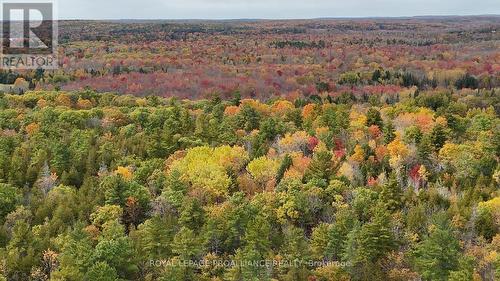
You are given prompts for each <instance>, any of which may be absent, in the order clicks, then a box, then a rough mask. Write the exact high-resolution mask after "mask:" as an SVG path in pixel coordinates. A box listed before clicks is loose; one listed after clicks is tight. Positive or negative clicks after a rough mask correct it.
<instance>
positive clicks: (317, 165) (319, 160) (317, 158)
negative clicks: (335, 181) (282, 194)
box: [304, 150, 334, 183]
mask: <svg viewBox="0 0 500 281" xmlns="http://www.w3.org/2000/svg"><path fill="white" fill-rule="evenodd" d="M332 158H333V155H332V153H331V152H330V151H328V150H320V151H317V152H316V153H314V156H313V159H312V161H311V164H310V165H309V167H308V168H307V170H306V172H305V174H304V180H305V181H306V182H308V181H311V180H313V179H317V180H324V181H325V183H328V182H329V181H330V177H331V176H332V174H333V172H334V163H333V161H332Z"/></svg>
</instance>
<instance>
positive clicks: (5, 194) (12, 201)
mask: <svg viewBox="0 0 500 281" xmlns="http://www.w3.org/2000/svg"><path fill="white" fill-rule="evenodd" d="M20 199H21V194H20V192H19V190H18V189H17V188H15V187H13V186H11V185H8V184H4V183H0V222H3V220H4V219H5V216H7V214H9V213H10V212H12V211H14V210H15V208H16V206H17V204H18V203H19V200H20Z"/></svg>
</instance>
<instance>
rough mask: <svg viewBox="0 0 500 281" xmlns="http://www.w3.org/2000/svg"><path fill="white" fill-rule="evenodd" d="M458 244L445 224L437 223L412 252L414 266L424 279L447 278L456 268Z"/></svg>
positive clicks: (458, 251)
mask: <svg viewBox="0 0 500 281" xmlns="http://www.w3.org/2000/svg"><path fill="white" fill-rule="evenodd" d="M459 253H460V245H459V243H458V241H457V239H456V238H455V237H454V236H453V234H452V232H451V229H450V228H449V227H447V226H443V225H439V224H438V225H437V226H436V227H435V229H433V230H432V231H431V232H430V234H429V236H428V237H426V238H425V239H424V240H423V241H422V242H420V243H419V244H418V245H417V247H416V248H415V250H414V251H413V253H412V256H413V258H414V262H413V264H414V267H415V270H417V272H419V273H420V274H421V275H422V277H423V278H424V280H448V276H449V274H450V271H453V270H456V269H457V268H458V265H459V263H458V257H459V256H460V255H459Z"/></svg>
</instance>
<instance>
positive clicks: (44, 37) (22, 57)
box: [0, 0, 57, 69]
mask: <svg viewBox="0 0 500 281" xmlns="http://www.w3.org/2000/svg"><path fill="white" fill-rule="evenodd" d="M32 1H33V0H32ZM54 6H55V5H54V2H53V1H50V0H47V1H43V2H34V1H33V2H14V1H5V2H3V3H2V13H1V14H2V52H1V54H2V59H1V66H0V67H1V68H7V69H38V68H44V69H54V68H56V67H57V60H56V58H57V21H56V19H55V9H54Z"/></svg>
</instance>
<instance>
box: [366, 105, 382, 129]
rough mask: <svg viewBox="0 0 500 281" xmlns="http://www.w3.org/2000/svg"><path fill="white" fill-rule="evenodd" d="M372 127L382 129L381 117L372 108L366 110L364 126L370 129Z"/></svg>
mask: <svg viewBox="0 0 500 281" xmlns="http://www.w3.org/2000/svg"><path fill="white" fill-rule="evenodd" d="M372 125H376V126H378V127H379V128H382V127H383V122H382V116H381V115H380V112H379V111H378V110H376V109H375V108H373V107H372V108H370V109H368V112H367V113H366V126H368V127H370V126H372Z"/></svg>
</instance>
